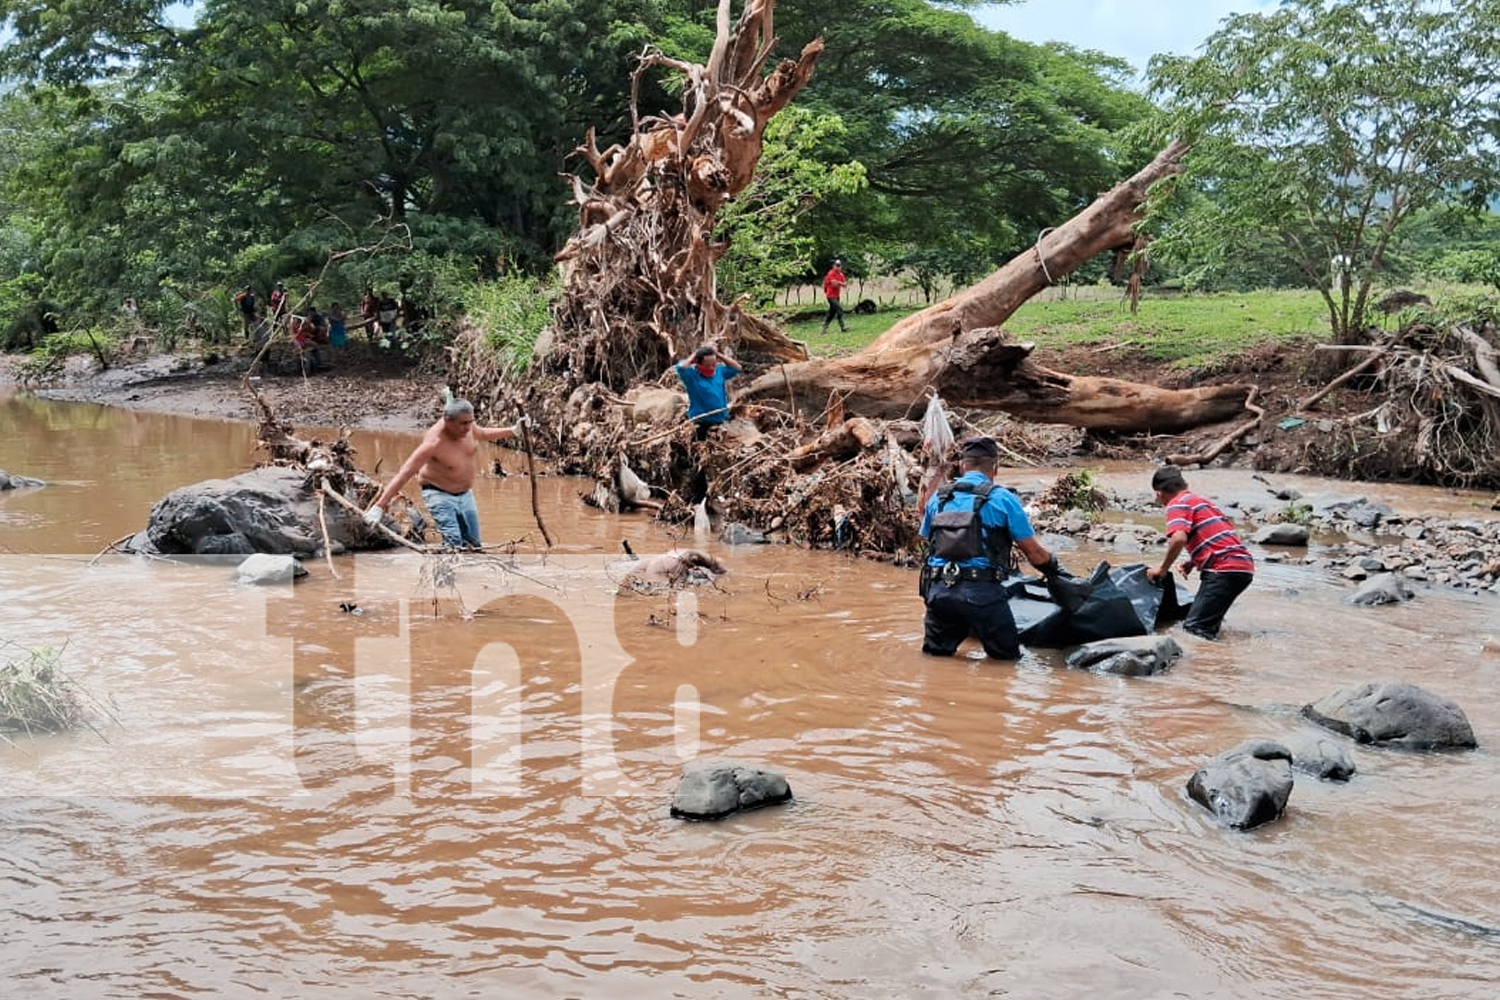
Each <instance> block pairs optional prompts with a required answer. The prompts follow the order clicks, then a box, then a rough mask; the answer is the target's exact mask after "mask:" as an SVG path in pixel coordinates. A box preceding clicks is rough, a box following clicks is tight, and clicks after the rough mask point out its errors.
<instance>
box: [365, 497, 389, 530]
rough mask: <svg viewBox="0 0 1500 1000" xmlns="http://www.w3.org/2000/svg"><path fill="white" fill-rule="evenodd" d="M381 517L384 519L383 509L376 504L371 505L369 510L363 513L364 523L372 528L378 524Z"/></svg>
mask: <svg viewBox="0 0 1500 1000" xmlns="http://www.w3.org/2000/svg"><path fill="white" fill-rule="evenodd" d="M383 517H385V508H384V507H382V506H380V504H378V503H377V504H371V505H370V509H369V510H367V511H365V523H366V524H368V525H369V526H370V527H372V528H373V527H375V525H377V524H379V523H380V520H381V518H383Z"/></svg>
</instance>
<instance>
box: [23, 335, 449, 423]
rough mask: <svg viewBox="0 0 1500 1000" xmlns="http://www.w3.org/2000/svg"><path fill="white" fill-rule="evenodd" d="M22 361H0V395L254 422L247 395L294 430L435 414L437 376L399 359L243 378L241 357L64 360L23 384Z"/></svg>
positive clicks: (371, 358)
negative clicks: (46, 375)
mask: <svg viewBox="0 0 1500 1000" xmlns="http://www.w3.org/2000/svg"><path fill="white" fill-rule="evenodd" d="M23 360H24V359H23V358H20V357H17V356H13V355H7V356H0V392H27V393H30V394H32V395H35V396H38V397H41V398H43V399H56V400H63V401H67V402H78V403H98V404H101V405H104V406H120V407H126V408H130V409H135V410H141V411H145V412H149V413H166V414H173V415H176V416H188V417H201V418H204V419H209V420H244V421H254V420H257V419H259V413H258V411H257V409H256V405H255V401H254V398H253V396H252V393H251V391H250V390H252V389H253V390H254V392H257V393H259V394H260V395H261V396H262V397H263V398H265V400H266V401H267V402H268V403H270V405H271V406H272V407H273V408H274V410H275V412H276V414H277V415H278V416H279V417H281V419H283V420H285V421H288V422H290V423H292V424H293V425H295V426H297V427H299V428H302V427H306V428H339V427H348V428H351V429H360V430H385V431H416V430H420V429H422V428H424V427H426V426H427V425H428V424H429V423H430V422H431V421H432V420H433V419H434V418H435V416H436V414H437V413H438V412H439V410H440V406H441V400H442V388H443V378H442V376H441V375H440V374H438V373H435V372H432V371H430V370H427V369H424V368H422V367H420V366H417V365H413V364H411V363H409V362H407V361H406V360H404V359H401V358H396V357H390V356H383V355H380V354H378V353H373V354H372V353H366V352H363V351H358V352H356V351H353V350H351V351H350V352H348V353H347V354H346V355H345V356H344V357H343V358H341V359H340V364H338V365H337V366H336V367H335V369H334V370H333V371H332V372H329V373H324V374H319V375H312V376H306V377H303V376H299V375H262V376H259V377H252V378H250V379H248V380H247V379H246V378H245V367H246V359H243V358H231V359H229V360H226V361H219V362H216V363H214V364H204V363H203V362H202V361H201V360H199V359H196V358H194V357H192V356H190V355H183V354H159V355H153V356H151V357H147V358H139V359H134V360H130V361H127V362H124V363H121V364H118V365H113V366H111V367H110V368H107V369H104V370H102V371H101V370H100V369H99V367H98V365H97V363H96V362H94V361H93V359H89V358H81V357H75V358H70V359H69V360H68V363H67V365H66V366H65V367H64V369H63V372H62V373H61V375H59V376H57V377H55V378H51V379H48V380H46V381H44V382H41V383H38V384H36V385H30V384H23V380H22V379H21V378H20V376H19V374H18V366H19V364H20V363H21V362H22V361H23Z"/></svg>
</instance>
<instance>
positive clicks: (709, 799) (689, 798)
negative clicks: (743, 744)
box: [672, 760, 792, 819]
mask: <svg viewBox="0 0 1500 1000" xmlns="http://www.w3.org/2000/svg"><path fill="white" fill-rule="evenodd" d="M791 797H792V789H791V786H789V785H788V784H787V783H786V779H785V778H783V777H782V776H781V775H779V774H776V773H774V772H772V771H763V770H761V769H759V768H755V767H750V766H748V765H745V764H737V763H735V762H734V761H727V760H711V761H700V762H697V763H693V764H689V765H687V766H686V767H684V768H683V769H682V782H681V783H680V784H679V785H678V786H677V794H675V795H674V796H672V815H673V816H674V817H676V818H677V819H723V818H724V817H725V816H728V815H730V814H731V813H737V812H743V811H744V810H747V809H758V808H760V807H761V806H771V805H777V804H779V803H782V802H787V801H789V800H790V799H791Z"/></svg>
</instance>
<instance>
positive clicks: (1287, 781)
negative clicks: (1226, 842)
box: [1187, 740, 1292, 830]
mask: <svg viewBox="0 0 1500 1000" xmlns="http://www.w3.org/2000/svg"><path fill="white" fill-rule="evenodd" d="M1187 791H1188V796H1189V797H1190V798H1191V799H1192V800H1193V801H1194V802H1197V803H1198V804H1199V805H1201V806H1203V807H1204V808H1205V809H1207V810H1208V811H1209V812H1211V813H1213V814H1214V815H1215V816H1217V817H1218V818H1219V820H1220V821H1221V822H1223V823H1224V824H1225V825H1227V826H1229V827H1231V828H1233V829H1236V830H1249V829H1253V828H1254V827H1257V826H1260V825H1262V824H1264V823H1269V822H1271V821H1272V820H1274V819H1276V818H1278V817H1279V816H1280V815H1281V813H1282V811H1283V810H1284V809H1286V803H1287V799H1289V798H1290V797H1291V794H1292V752H1291V751H1290V750H1288V749H1287V748H1286V747H1284V746H1282V745H1281V744H1280V743H1275V742H1273V741H1271V740H1249V741H1247V742H1245V743H1241V744H1240V745H1239V746H1237V747H1235V748H1234V749H1233V750H1228V751H1225V752H1224V753H1221V754H1219V755H1218V756H1217V757H1214V758H1212V759H1211V760H1209V761H1208V762H1207V763H1206V764H1204V765H1203V766H1202V767H1201V768H1199V769H1198V771H1197V772H1196V773H1195V774H1194V775H1193V776H1192V778H1190V779H1189V780H1188V785H1187Z"/></svg>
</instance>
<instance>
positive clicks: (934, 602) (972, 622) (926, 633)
mask: <svg viewBox="0 0 1500 1000" xmlns="http://www.w3.org/2000/svg"><path fill="white" fill-rule="evenodd" d="M999 456H1000V448H999V446H998V445H996V444H995V441H994V439H993V438H988V437H982V438H974V439H973V440H970V441H967V442H965V443H964V444H963V446H962V448H961V449H960V451H959V470H960V475H959V477H958V479H956V480H954V481H953V482H951V483H948V484H946V485H944V486H943V487H942V488H941V489H939V490H938V491H937V492H936V493H935V494H933V497H932V499H931V500H929V501H928V502H927V509H926V510H925V511H924V512H923V515H922V529H921V530H922V537H923V538H926V539H927V540H928V543H929V544H928V556H927V563H926V565H925V566H923V568H922V596H923V599H924V600H925V601H926V602H927V614H926V617H925V619H924V620H923V636H922V652H924V653H930V654H932V655H933V656H952V655H953V654H954V653H955V652H957V650H958V646H959V643H961V642H963V641H964V640H965V639H966V638H968V637H969V636H970V635H973V636H975V637H977V638H978V639H979V641H980V642H981V643H982V644H983V645H984V651H985V653H986V654H988V655H989V656H991V657H992V658H994V659H997V660H1014V659H1016V658H1017V657H1019V656H1020V655H1021V642H1020V639H1019V638H1017V636H1016V619H1015V616H1014V615H1013V614H1011V610H1010V603H1009V601H1008V600H1007V598H1006V589H1005V580H1006V578H1007V577H1008V576H1010V575H1011V572H1012V566H1011V554H1010V553H1011V546H1012V544H1014V545H1015V547H1016V548H1018V549H1020V550H1021V553H1022V554H1023V555H1025V556H1026V559H1027V561H1028V562H1030V563H1031V565H1032V566H1034V567H1036V568H1037V569H1038V570H1040V571H1041V574H1042V576H1043V577H1045V578H1046V579H1047V580H1048V581H1049V584H1050V583H1051V582H1052V581H1054V580H1056V579H1057V578H1058V577H1060V576H1061V575H1062V574H1063V569H1062V567H1061V566H1060V565H1058V562H1057V557H1056V556H1054V555H1053V554H1052V553H1051V552H1049V551H1047V549H1046V548H1045V547H1044V546H1043V545H1042V543H1041V542H1039V541H1037V540H1036V532H1035V531H1034V530H1033V528H1032V527H1031V521H1030V520H1029V519H1028V518H1027V517H1026V512H1025V511H1024V510H1022V509H1021V501H1020V500H1019V499H1018V498H1017V497H1016V495H1015V494H1014V493H1012V492H1011V491H1010V490H1008V489H1006V488H1005V487H1003V486H997V485H995V484H994V477H995V464H996V459H998V458H999ZM976 510H977V511H978V513H979V518H978V524H977V525H975V526H974V527H976V528H977V529H978V530H977V534H978V539H977V546H976V545H974V544H972V542H973V541H974V539H972V538H971V539H970V540H969V541H970V543H971V544H969V545H968V546H967V547H966V546H965V545H964V544H963V541H962V535H963V532H964V530H965V528H966V527H967V525H966V524H965V522H966V521H972V520H973V518H972V512H973V511H976ZM965 512H970V513H969V515H968V516H967V517H965ZM976 549H977V551H976ZM971 552H972V553H974V554H970V553H971Z"/></svg>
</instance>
